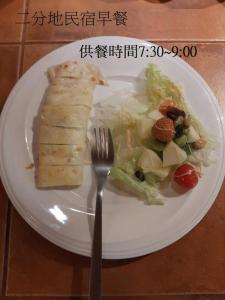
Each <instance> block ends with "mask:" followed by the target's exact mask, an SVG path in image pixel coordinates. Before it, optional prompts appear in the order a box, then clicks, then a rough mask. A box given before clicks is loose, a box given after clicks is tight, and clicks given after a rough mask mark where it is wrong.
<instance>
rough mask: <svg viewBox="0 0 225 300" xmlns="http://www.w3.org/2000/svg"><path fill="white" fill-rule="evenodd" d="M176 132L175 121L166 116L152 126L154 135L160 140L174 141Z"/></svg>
mask: <svg viewBox="0 0 225 300" xmlns="http://www.w3.org/2000/svg"><path fill="white" fill-rule="evenodd" d="M174 134H175V130H174V124H173V121H172V120H171V119H169V118H166V117H164V118H162V119H159V120H158V121H156V122H155V124H154V125H153V127H152V135H153V136H154V138H156V139H157V140H159V141H160V142H170V141H172V139H173V138H174Z"/></svg>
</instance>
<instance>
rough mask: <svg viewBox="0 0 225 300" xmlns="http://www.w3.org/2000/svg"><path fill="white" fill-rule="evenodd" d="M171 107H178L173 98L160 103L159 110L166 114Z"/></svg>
mask: <svg viewBox="0 0 225 300" xmlns="http://www.w3.org/2000/svg"><path fill="white" fill-rule="evenodd" d="M170 107H177V104H176V102H175V101H173V100H165V101H164V102H163V103H161V104H160V106H159V111H160V112H161V114H163V115H164V116H166V114H167V111H168V109H169V108H170Z"/></svg>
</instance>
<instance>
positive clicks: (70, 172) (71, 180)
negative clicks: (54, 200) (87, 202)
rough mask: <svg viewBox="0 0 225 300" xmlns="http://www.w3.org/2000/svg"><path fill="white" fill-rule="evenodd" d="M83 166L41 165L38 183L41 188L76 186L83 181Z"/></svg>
mask: <svg viewBox="0 0 225 300" xmlns="http://www.w3.org/2000/svg"><path fill="white" fill-rule="evenodd" d="M82 179H83V167H82V166H67V165H66V166H48V165H39V167H38V173H37V178H36V180H37V185H38V187H40V188H46V187H58V186H60V187H63V186H65V187H66V186H76V185H80V184H81V183H82Z"/></svg>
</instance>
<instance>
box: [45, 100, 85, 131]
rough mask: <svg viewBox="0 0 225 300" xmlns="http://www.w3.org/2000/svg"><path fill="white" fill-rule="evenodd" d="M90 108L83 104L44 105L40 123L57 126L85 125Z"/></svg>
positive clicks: (83, 126)
mask: <svg viewBox="0 0 225 300" xmlns="http://www.w3.org/2000/svg"><path fill="white" fill-rule="evenodd" d="M89 114H90V108H88V107H87V106H83V105H44V106H43V107H42V111H41V124H42V125H52V126H59V127H82V128H86V127H87V122H88V117H89Z"/></svg>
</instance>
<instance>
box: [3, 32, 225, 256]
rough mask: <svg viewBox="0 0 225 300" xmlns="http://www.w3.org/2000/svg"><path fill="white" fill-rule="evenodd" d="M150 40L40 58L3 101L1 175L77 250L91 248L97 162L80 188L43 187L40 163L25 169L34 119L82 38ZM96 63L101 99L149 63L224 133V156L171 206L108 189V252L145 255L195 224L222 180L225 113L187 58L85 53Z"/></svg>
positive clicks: (27, 209) (59, 239) (18, 198)
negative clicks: (51, 75) (52, 76)
mask: <svg viewBox="0 0 225 300" xmlns="http://www.w3.org/2000/svg"><path fill="white" fill-rule="evenodd" d="M84 44H86V45H92V46H96V45H98V44H100V45H129V44H131V45H132V44H133V45H144V46H146V47H149V46H151V45H152V44H149V43H147V42H144V41H142V40H137V39H132V38H125V37H98V38H90V39H86V40H82V41H78V42H74V43H72V44H69V45H66V46H64V47H62V48H59V49H57V50H56V51H53V52H52V53H50V54H48V55H47V56H45V57H44V58H42V59H41V60H39V61H38V62H37V63H36V64H34V65H33V66H32V67H31V68H30V69H29V70H28V71H27V72H26V73H25V74H24V76H23V77H22V78H21V79H20V80H19V82H18V83H17V84H16V86H15V87H14V89H13V90H12V92H11V94H10V96H9V98H8V100H7V103H6V105H5V107H4V110H3V113H2V117H1V126H0V139H1V143H0V145H1V149H0V151H1V158H0V161H1V163H0V167H1V169H0V170H1V177H2V181H3V184H4V186H5V189H6V191H7V193H8V195H9V197H10V199H11V201H12V203H13V205H14V206H15V207H16V209H17V210H18V212H19V213H20V214H21V216H22V217H23V218H24V219H25V220H26V221H27V222H28V223H29V224H30V225H31V226H32V227H33V228H34V229H35V230H36V231H38V232H39V233H40V234H41V235H43V236H44V237H46V238H47V239H48V240H50V241H52V242H53V243H55V244H57V245H59V246H61V247H63V248H65V249H68V250H70V251H73V252H76V253H79V254H83V255H90V248H91V237H90V228H92V222H93V209H92V201H93V198H94V183H93V176H92V173H91V169H90V167H86V168H85V179H84V182H83V185H82V186H81V187H79V188H77V189H74V190H73V191H62V190H49V191H44V190H38V189H37V188H36V187H35V184H34V170H33V169H26V166H28V165H29V164H30V163H31V162H32V161H33V155H32V137H33V131H32V128H33V121H34V118H35V116H37V112H38V107H39V105H40V102H41V99H42V97H43V95H44V92H45V89H46V87H47V86H48V79H47V75H46V71H47V69H48V67H50V66H52V65H55V64H59V63H61V62H64V61H66V60H69V59H79V58H80V52H79V49H80V47H81V45H84ZM83 61H84V62H92V63H96V64H97V65H98V66H99V67H100V68H101V69H102V72H103V74H104V75H105V76H106V77H107V79H108V81H109V87H98V88H97V90H96V93H95V101H102V100H104V98H105V97H106V96H109V95H110V94H111V93H112V92H113V91H118V90H121V89H123V88H125V87H128V88H129V89H131V90H133V89H135V82H137V78H139V79H142V78H144V71H145V68H146V66H147V64H148V63H149V62H152V63H155V64H157V65H158V66H159V67H160V69H161V70H162V71H163V72H165V73H166V74H168V75H169V77H170V78H171V79H172V80H174V81H175V82H177V83H180V84H182V85H183V87H184V90H185V96H186V99H187V101H188V102H189V103H190V105H191V107H192V109H193V111H194V113H196V115H197V116H198V117H199V119H200V120H202V122H203V124H204V126H205V127H206V128H207V130H208V131H210V132H212V133H213V134H214V135H216V136H217V139H218V141H220V147H218V148H217V150H216V152H217V162H216V163H215V164H214V165H212V166H210V167H209V168H207V169H206V170H205V174H204V176H203V178H202V179H201V180H200V183H199V184H198V186H197V187H196V188H195V189H194V190H193V191H191V192H189V193H186V194H184V195H181V196H179V197H169V198H168V200H167V201H166V204H165V205H164V206H146V205H144V203H143V202H142V201H138V200H137V199H135V198H134V197H127V196H124V195H121V194H120V193H115V192H114V191H112V190H111V189H110V188H107V189H106V190H105V194H104V202H103V257H104V258H111V259H118V258H128V257H135V256H140V255H143V254H147V253H150V252H153V251H156V250H159V249H161V248H163V247H165V246H167V245H169V244H171V243H173V242H174V241H176V240H177V239H179V238H181V237H182V236H183V235H184V234H186V233H187V232H188V231H189V230H191V229H192V228H193V227H194V226H195V225H196V224H197V223H198V222H199V221H200V220H201V219H202V217H203V216H204V215H205V214H206V212H207V211H208V209H209V208H210V206H211V205H212V203H213V202H214V200H215V198H216V195H217V193H218V191H219V189H220V187H221V184H222V181H223V177H224V169H225V161H224V149H225V147H224V131H223V127H224V120H223V118H222V114H221V112H220V110H219V107H218V104H217V100H216V98H215V96H214V95H213V93H212V92H211V90H210V88H209V87H208V85H207V84H206V83H205V81H204V80H203V79H202V78H201V77H200V76H199V75H198V74H197V73H196V72H195V71H194V70H193V69H192V68H191V67H190V66H189V65H188V64H186V63H185V62H184V61H183V60H181V59H180V58H172V57H171V56H169V55H167V56H164V57H163V58H157V57H156V58H151V59H150V58H147V57H142V58H141V57H139V58H136V59H135V58H132V57H130V58H128V59H123V58H120V59H119V58H115V57H110V58H107V59H106V58H101V59H91V58H86V59H83Z"/></svg>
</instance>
